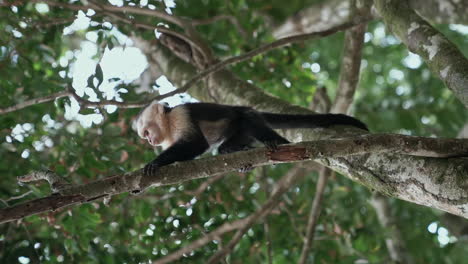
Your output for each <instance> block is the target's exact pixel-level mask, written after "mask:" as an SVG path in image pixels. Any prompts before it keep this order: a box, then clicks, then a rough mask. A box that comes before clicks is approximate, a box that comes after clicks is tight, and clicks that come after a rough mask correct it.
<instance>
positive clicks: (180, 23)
mask: <svg viewBox="0 0 468 264" xmlns="http://www.w3.org/2000/svg"><path fill="white" fill-rule="evenodd" d="M24 2H26V1H24ZM31 2H33V3H34V2H41V3H46V4H48V5H50V6H57V7H64V8H67V9H72V10H82V11H86V10H88V9H89V7H87V6H84V5H83V6H79V5H75V4H67V3H61V2H58V1H52V0H32V1H31ZM102 7H104V8H105V9H106V10H108V11H111V12H122V13H132V14H138V15H145V16H152V17H158V18H161V19H164V20H166V21H167V22H170V23H173V24H175V25H178V26H180V27H184V26H185V25H186V24H187V23H188V21H187V20H186V19H184V18H180V17H177V16H173V15H169V14H167V13H165V12H161V11H158V10H150V9H145V8H140V7H132V6H120V7H119V6H113V5H102Z"/></svg>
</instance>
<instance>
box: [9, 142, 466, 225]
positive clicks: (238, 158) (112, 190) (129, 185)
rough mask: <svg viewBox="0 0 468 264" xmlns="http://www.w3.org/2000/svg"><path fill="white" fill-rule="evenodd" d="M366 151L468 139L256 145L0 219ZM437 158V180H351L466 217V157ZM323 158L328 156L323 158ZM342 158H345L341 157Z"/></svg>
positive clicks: (443, 152)
mask: <svg viewBox="0 0 468 264" xmlns="http://www.w3.org/2000/svg"><path fill="white" fill-rule="evenodd" d="M371 152H373V153H400V154H407V155H423V156H431V157H446V156H452V155H463V154H464V155H467V153H468V140H466V139H435V138H424V137H411V136H404V135H392V134H376V135H364V136H357V137H351V138H342V139H329V140H318V141H312V142H301V143H297V144H291V145H284V146H280V147H279V148H278V150H276V151H273V152H272V151H268V150H267V149H265V148H258V149H254V150H250V151H243V152H236V153H232V154H227V155H218V156H215V157H210V158H205V159H200V160H194V161H187V162H180V163H175V164H173V165H170V166H165V167H162V168H160V169H159V170H158V172H157V174H156V175H153V176H144V175H143V174H142V170H137V171H134V172H131V173H127V174H124V175H118V176H113V177H108V178H105V179H102V180H97V181H95V182H91V183H88V184H84V185H79V186H72V187H70V188H66V189H61V190H60V191H59V192H60V195H52V196H49V197H46V198H41V199H38V200H33V201H29V202H26V203H23V204H19V205H15V206H13V207H8V208H3V209H1V210H0V223H5V222H9V221H13V220H17V219H21V218H24V217H26V216H29V215H33V214H37V213H41V212H47V211H52V210H56V209H58V208H61V207H64V206H68V205H72V204H75V203H78V202H80V203H85V202H89V201H93V200H96V199H100V198H102V197H106V196H111V195H115V194H119V193H122V192H129V191H135V190H140V191H141V190H145V189H146V188H148V187H151V186H161V185H171V184H179V183H182V182H184V181H188V180H193V179H199V178H206V177H210V176H214V175H218V174H222V173H227V172H231V171H235V170H238V169H239V168H243V167H246V166H249V167H258V166H264V165H269V164H278V163H285V162H297V161H306V160H314V159H321V160H322V161H323V160H324V159H329V158H335V159H337V158H339V157H346V156H350V155H353V156H355V155H357V158H359V157H362V154H366V153H371ZM340 159H342V158H340ZM340 159H338V160H340ZM438 160H439V162H440V163H441V164H445V165H444V166H445V167H446V173H447V174H446V175H443V177H444V180H443V181H441V180H439V179H436V180H433V179H425V178H420V175H412V177H408V178H407V179H398V178H390V177H388V178H380V177H379V176H378V175H374V174H372V173H369V172H368V173H367V174H365V175H362V176H356V178H355V180H357V181H359V182H361V183H362V184H364V185H367V186H370V187H371V188H373V189H376V190H377V191H381V192H384V193H386V194H388V195H392V196H403V197H406V196H404V194H405V192H408V191H409V192H410V193H413V192H412V190H410V189H407V188H406V186H407V185H408V184H413V185H416V186H418V192H420V193H419V194H420V195H421V196H422V197H424V199H425V201H427V202H429V203H430V204H426V205H427V206H429V205H431V206H432V207H435V208H439V209H441V210H447V211H450V212H451V213H453V214H457V215H460V216H463V217H466V218H468V211H467V210H465V209H464V208H465V207H467V206H468V189H467V188H465V187H464V186H468V179H465V178H463V176H461V175H464V173H466V172H467V171H468V159H466V158H453V159H438ZM329 161H332V160H331V159H329ZM422 161H423V160H422ZM342 162H346V160H343V161H342ZM423 162H424V161H423ZM348 166H351V165H348ZM426 169H429V170H431V169H432V168H431V166H426V167H425V168H421V170H426ZM440 177H442V176H440ZM446 188H451V190H452V192H450V193H445V192H443V190H445V189H446ZM410 200H411V199H410ZM413 202H417V203H420V202H421V201H420V200H414V201H413Z"/></svg>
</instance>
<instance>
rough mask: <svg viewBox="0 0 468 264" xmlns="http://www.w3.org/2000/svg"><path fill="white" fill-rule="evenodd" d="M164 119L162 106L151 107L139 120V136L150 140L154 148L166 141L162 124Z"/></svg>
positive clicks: (152, 105)
mask: <svg viewBox="0 0 468 264" xmlns="http://www.w3.org/2000/svg"><path fill="white" fill-rule="evenodd" d="M163 118H164V107H163V106H162V105H160V104H156V103H155V104H151V105H149V106H148V107H147V108H146V109H145V110H143V112H142V113H141V115H140V116H139V117H138V120H137V123H136V124H137V132H138V135H139V136H140V137H141V138H143V139H146V140H148V143H149V144H150V145H152V146H158V145H160V144H161V143H162V142H163V141H164V133H163V132H164V131H162V129H161V124H162V122H163Z"/></svg>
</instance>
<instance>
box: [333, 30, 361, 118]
mask: <svg viewBox="0 0 468 264" xmlns="http://www.w3.org/2000/svg"><path fill="white" fill-rule="evenodd" d="M365 32H366V24H365V23H363V24H360V25H357V26H355V27H353V28H351V29H348V30H346V33H345V39H344V43H345V44H344V48H343V58H342V63H341V71H340V78H339V81H338V91H337V93H336V98H335V102H334V104H333V107H332V109H331V112H332V113H344V114H346V113H347V111H348V110H349V107H350V106H351V103H352V102H353V97H354V92H355V91H356V87H357V85H358V82H359V71H360V67H361V52H362V46H363V45H364V33H365Z"/></svg>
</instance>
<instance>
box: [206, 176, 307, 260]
mask: <svg viewBox="0 0 468 264" xmlns="http://www.w3.org/2000/svg"><path fill="white" fill-rule="evenodd" d="M303 175H304V169H302V168H300V167H294V168H293V169H291V170H290V171H288V173H287V174H286V175H284V176H283V177H282V178H281V179H280V181H279V182H278V184H277V185H276V186H275V190H274V191H273V194H272V195H271V196H270V198H269V199H268V201H267V202H266V203H265V204H264V205H263V206H262V207H261V208H260V209H259V210H257V211H255V213H253V214H251V215H250V216H249V217H248V221H247V222H246V223H245V225H244V226H243V227H242V228H240V229H239V230H237V232H236V234H234V236H233V237H232V239H231V241H229V243H228V244H227V245H226V246H225V247H224V248H223V249H221V250H219V251H218V252H216V253H215V254H214V255H213V256H212V257H211V258H210V259H209V260H208V263H210V264H213V263H218V262H220V261H221V260H222V259H223V258H224V257H225V256H226V255H228V254H229V253H230V252H231V251H232V250H233V249H234V246H235V245H237V243H239V241H240V240H241V238H242V237H243V236H244V234H245V233H246V232H247V231H248V230H249V229H250V228H251V227H252V226H253V225H254V224H255V223H256V222H257V221H258V220H259V219H261V218H263V217H264V216H265V215H267V214H268V213H269V212H270V210H271V209H273V208H274V207H275V206H276V205H277V204H278V202H279V200H280V198H281V196H282V195H283V194H284V193H286V192H287V191H288V190H289V188H290V187H291V186H292V185H293V184H294V183H295V182H296V180H297V179H298V178H300V177H301V176H303Z"/></svg>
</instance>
